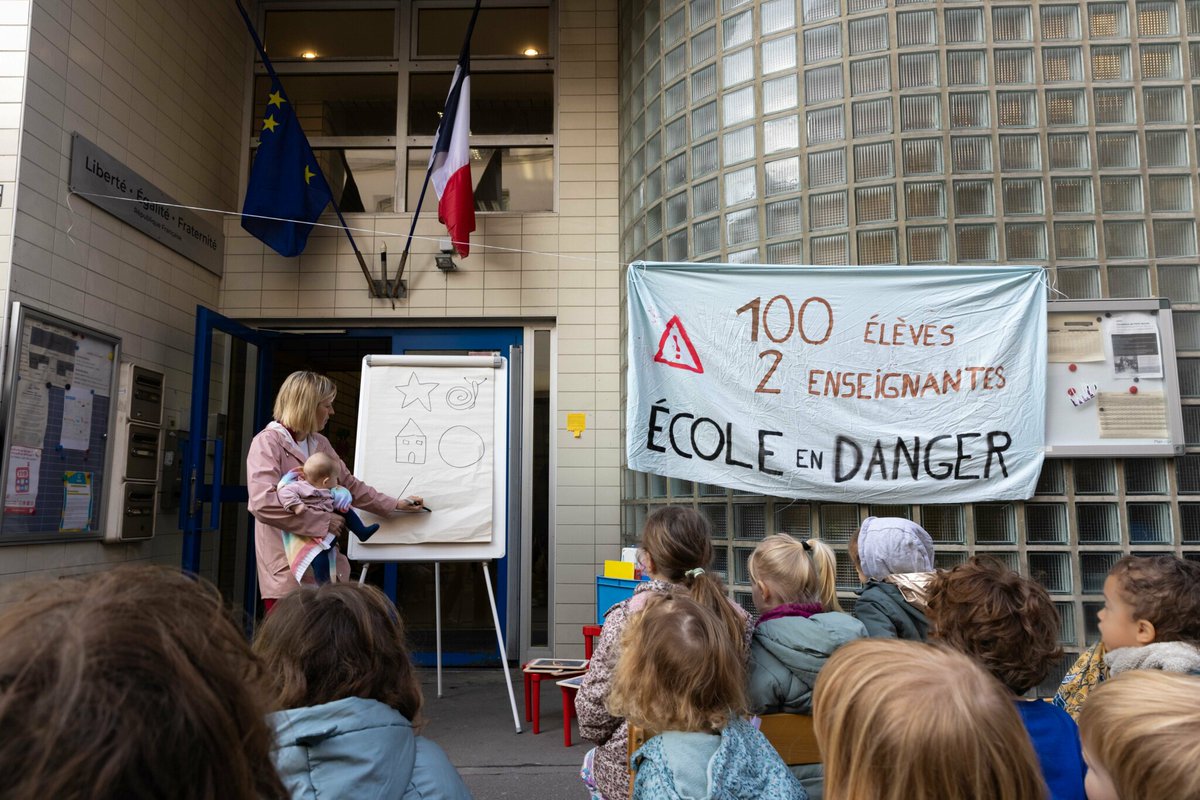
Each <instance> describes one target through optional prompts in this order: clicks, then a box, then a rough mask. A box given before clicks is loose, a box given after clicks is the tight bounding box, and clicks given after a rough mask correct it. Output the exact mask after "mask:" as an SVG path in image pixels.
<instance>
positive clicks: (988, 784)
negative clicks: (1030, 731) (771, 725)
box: [813, 639, 1046, 800]
mask: <svg viewBox="0 0 1200 800" xmlns="http://www.w3.org/2000/svg"><path fill="white" fill-rule="evenodd" d="M813 707H814V713H813V719H814V721H815V727H816V734H817V743H818V744H819V745H820V746H821V755H822V756H823V757H824V762H825V800H985V798H986V800H1044V798H1045V797H1046V787H1045V784H1043V783H1042V778H1041V775H1040V774H1038V763H1037V756H1035V755H1034V752H1033V746H1032V745H1031V744H1030V743H1029V737H1028V736H1027V735H1026V734H1025V728H1024V726H1022V725H1021V718H1020V716H1019V715H1018V714H1017V710H1016V709H1015V708H1014V707H1013V703H1012V697H1011V696H1010V695H1009V693H1008V692H1007V691H1006V690H1005V689H1004V687H1003V686H1001V685H1000V684H999V683H998V682H997V681H996V679H995V678H993V677H992V676H991V675H989V674H987V672H985V671H984V670H983V668H982V667H980V666H979V665H978V664H976V663H975V662H974V661H972V660H971V659H970V658H968V657H967V656H965V655H963V654H962V653H956V652H954V651H953V650H948V649H944V648H940V647H934V646H933V645H929V644H923V643H920V642H906V641H895V640H886V639H860V640H858V641H855V642H850V643H849V644H847V645H846V646H844V647H841V648H839V649H838V651H837V652H836V653H834V654H833V657H832V658H830V659H829V663H828V664H826V665H825V668H824V669H822V670H821V675H820V677H818V678H817V689H816V692H815V694H814V697H813Z"/></svg>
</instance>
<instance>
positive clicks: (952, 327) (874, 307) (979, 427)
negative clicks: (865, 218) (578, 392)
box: [626, 263, 1046, 503]
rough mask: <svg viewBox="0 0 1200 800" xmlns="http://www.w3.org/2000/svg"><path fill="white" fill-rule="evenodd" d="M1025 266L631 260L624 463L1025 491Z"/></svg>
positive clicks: (855, 489) (874, 491)
mask: <svg viewBox="0 0 1200 800" xmlns="http://www.w3.org/2000/svg"><path fill="white" fill-rule="evenodd" d="M1043 280H1044V279H1043V276H1042V270H1041V268H1040V267H1036V266H1034V267H1008V266H995V267H991V266H989V267H959V266H939V267H808V266H796V267H791V266H775V265H772V266H753V265H744V266H743V265H702V264H646V263H637V264H634V265H632V266H631V267H630V268H629V271H628V276H627V288H628V312H629V340H628V342H629V351H628V357H629V366H628V384H627V386H628V405H627V429H626V455H627V460H628V464H629V467H630V468H631V469H635V470H640V471H644V472H651V473H655V474H658V475H666V476H670V477H674V478H680V479H683V480H692V481H700V482H702V483H708V484H715V485H719V486H726V487H731V488H733V489H738V490H746V491H752V492H759V493H762V494H768V495H779V496H783V497H795V498H805V499H814V500H829V501H840V502H875V503H893V502H894V503H951V502H972V501H979V500H999V499H1018V498H1027V497H1029V496H1031V495H1032V494H1033V490H1034V487H1035V485H1036V483H1037V478H1038V474H1039V472H1040V471H1041V466H1042V459H1043V445H1044V439H1045V430H1044V418H1045V383H1046V295H1045V287H1044V284H1043Z"/></svg>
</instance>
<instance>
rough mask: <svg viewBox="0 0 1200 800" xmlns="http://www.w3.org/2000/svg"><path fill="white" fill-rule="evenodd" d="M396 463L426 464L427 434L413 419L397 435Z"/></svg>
mask: <svg viewBox="0 0 1200 800" xmlns="http://www.w3.org/2000/svg"><path fill="white" fill-rule="evenodd" d="M396 463H397V464H424V463H425V432H424V431H423V430H421V428H420V427H419V426H418V425H417V423H416V422H414V421H413V420H411V419H410V420H409V421H408V422H407V423H406V424H405V426H404V427H403V428H401V429H400V432H399V433H397V434H396Z"/></svg>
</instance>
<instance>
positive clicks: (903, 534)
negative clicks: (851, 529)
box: [858, 517, 933, 580]
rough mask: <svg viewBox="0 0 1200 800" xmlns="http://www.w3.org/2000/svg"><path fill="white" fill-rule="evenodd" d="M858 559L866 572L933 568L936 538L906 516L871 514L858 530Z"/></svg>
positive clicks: (885, 573) (877, 574) (873, 574)
mask: <svg viewBox="0 0 1200 800" xmlns="http://www.w3.org/2000/svg"><path fill="white" fill-rule="evenodd" d="M858 560H859V566H860V568H861V569H862V572H863V574H864V575H866V576H867V577H868V578H875V579H877V580H883V579H884V578H885V577H887V576H888V575H895V574H897V573H906V572H932V571H933V538H932V537H930V535H929V533H928V532H927V531H926V530H925V529H924V528H922V527H921V526H920V525H918V524H917V523H915V522H913V521H912V520H909V519H904V518H903V517H867V518H866V520H864V521H863V524H862V528H860V529H859V532H858Z"/></svg>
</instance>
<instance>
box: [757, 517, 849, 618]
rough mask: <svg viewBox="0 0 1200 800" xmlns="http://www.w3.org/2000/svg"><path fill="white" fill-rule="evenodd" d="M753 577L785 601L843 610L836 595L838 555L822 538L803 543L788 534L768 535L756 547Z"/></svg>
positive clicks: (828, 609)
mask: <svg viewBox="0 0 1200 800" xmlns="http://www.w3.org/2000/svg"><path fill="white" fill-rule="evenodd" d="M748 567H749V570H750V580H752V581H754V582H759V581H762V582H764V583H766V584H767V585H768V586H769V587H770V588H771V591H772V593H773V594H774V595H775V596H776V597H777V598H778V600H779V601H781V602H784V603H820V604H821V607H822V608H823V609H824V610H825V611H841V610H842V606H841V604H840V603H839V602H838V598H837V556H836V555H835V554H834V552H833V550H832V549H831V548H830V547H829V545H827V544H825V543H824V542H822V541H820V540H819V539H809V540H808V541H805V542H801V541H799V540H797V539H794V538H792V537H791V536H788V535H787V534H786V533H777V534H775V535H774V536H769V537H767V538H766V539H765V540H763V541H762V542H760V543H759V545H758V547H756V548H754V552H753V553H751V554H750V560H749V562H748Z"/></svg>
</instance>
